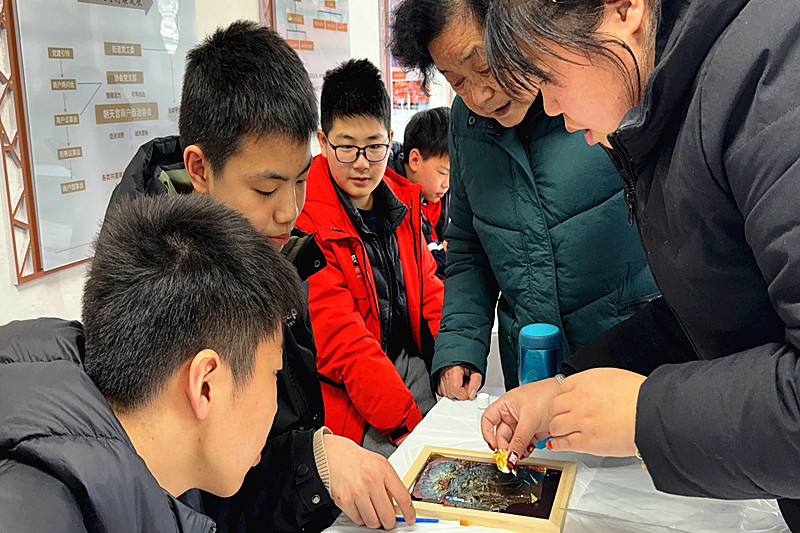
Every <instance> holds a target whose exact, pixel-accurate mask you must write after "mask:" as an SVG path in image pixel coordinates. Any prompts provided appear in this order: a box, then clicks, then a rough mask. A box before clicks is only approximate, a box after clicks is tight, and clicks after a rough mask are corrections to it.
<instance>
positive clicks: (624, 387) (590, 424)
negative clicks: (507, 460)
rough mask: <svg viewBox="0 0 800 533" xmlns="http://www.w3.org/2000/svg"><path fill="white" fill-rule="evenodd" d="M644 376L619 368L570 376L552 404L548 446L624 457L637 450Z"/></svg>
mask: <svg viewBox="0 0 800 533" xmlns="http://www.w3.org/2000/svg"><path fill="white" fill-rule="evenodd" d="M644 380H645V377H644V376H642V375H640V374H635V373H633V372H629V371H627V370H620V369H618V368H595V369H592V370H585V371H583V372H580V373H578V374H574V375H572V376H569V377H568V378H566V379H565V380H564V382H563V383H562V384H561V387H560V389H559V391H558V395H557V396H556V397H555V398H554V399H553V401H552V403H551V404H550V433H551V434H552V436H553V438H552V439H550V440H549V441H547V447H548V448H549V449H551V450H556V451H574V452H583V453H591V454H593V455H604V456H614V457H624V456H629V455H634V454H635V453H636V444H635V442H634V437H635V433H636V402H637V400H638V398H639V388H640V387H641V385H642V382H644Z"/></svg>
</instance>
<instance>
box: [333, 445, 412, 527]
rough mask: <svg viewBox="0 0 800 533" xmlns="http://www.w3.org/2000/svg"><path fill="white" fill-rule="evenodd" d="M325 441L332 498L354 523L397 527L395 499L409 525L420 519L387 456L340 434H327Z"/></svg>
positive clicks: (368, 525)
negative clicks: (367, 448)
mask: <svg viewBox="0 0 800 533" xmlns="http://www.w3.org/2000/svg"><path fill="white" fill-rule="evenodd" d="M323 444H324V446H325V455H326V456H327V458H328V468H329V469H330V473H331V497H333V501H334V502H335V503H336V505H337V506H338V507H339V508H340V509H341V510H342V511H344V513H345V514H346V515H347V516H348V517H350V519H351V520H352V521H353V522H355V523H356V524H358V525H366V526H367V527H370V528H372V529H377V528H380V527H382V528H383V529H393V528H394V526H395V510H394V505H393V503H392V500H394V501H396V502H397V506H398V507H399V508H400V512H401V513H402V514H403V517H404V518H405V520H406V522H407V523H408V524H413V523H414V522H415V521H416V517H417V513H416V511H415V510H414V506H413V505H412V504H411V495H410V494H409V492H408V490H407V489H406V487H405V485H403V482H402V481H400V478H399V477H398V476H397V473H396V472H395V471H394V468H392V465H390V464H389V461H387V460H386V458H384V457H383V456H382V455H378V454H377V453H373V452H371V451H369V450H365V449H364V448H362V447H361V446H359V445H358V444H356V443H354V442H353V441H352V440H350V439H347V438H345V437H340V436H338V435H324V436H323Z"/></svg>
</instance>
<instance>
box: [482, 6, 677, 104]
mask: <svg viewBox="0 0 800 533" xmlns="http://www.w3.org/2000/svg"><path fill="white" fill-rule="evenodd" d="M612 1H613V0H612ZM646 1H647V8H648V12H649V17H648V20H647V21H646V23H647V24H648V25H649V26H648V29H647V32H648V33H647V40H648V42H647V46H646V48H647V49H652V48H653V47H652V46H651V45H652V44H653V43H654V40H655V34H656V26H657V21H658V18H659V13H660V8H661V0H646ZM607 3H608V0H494V1H493V2H492V4H491V7H490V8H489V13H488V16H487V18H486V55H487V59H488V61H489V66H490V68H491V70H492V74H493V75H494V76H495V78H496V79H497V82H498V84H499V85H500V87H502V88H503V90H505V91H506V92H507V93H508V94H509V95H511V96H515V95H517V96H518V95H521V94H524V93H528V92H531V91H535V90H538V85H539V83H540V82H548V81H551V75H550V73H549V72H548V71H546V70H543V69H542V68H541V67H540V66H539V65H538V64H537V61H541V59H540V58H542V57H547V56H549V57H553V58H556V59H559V60H562V61H566V62H568V63H573V64H581V63H578V62H576V61H575V60H571V59H567V58H564V57H563V56H562V55H560V54H559V53H557V52H556V51H555V50H554V49H553V45H556V46H559V47H563V48H566V49H569V50H574V51H575V52H577V53H579V54H582V55H584V57H585V58H586V60H587V62H589V63H591V62H593V59H595V58H603V59H606V60H608V61H610V62H611V64H612V65H614V66H615V67H616V68H617V70H618V71H619V73H620V75H621V76H622V77H623V79H625V80H626V83H627V84H628V91H629V96H630V98H631V102H633V103H635V102H637V101H638V100H639V98H640V96H641V91H642V72H641V67H640V65H639V63H638V61H637V60H636V57H635V56H634V54H633V51H632V50H631V49H630V48H629V47H628V45H626V44H625V43H624V42H622V41H621V40H619V39H614V38H603V36H602V35H601V34H597V33H595V32H596V30H597V28H598V27H599V26H600V24H601V23H602V22H603V16H604V13H605V6H606V4H607ZM614 48H621V49H623V50H625V51H626V52H627V53H628V54H629V55H630V57H631V58H632V59H633V63H634V67H635V74H634V76H635V79H634V76H632V75H631V73H630V72H629V71H628V68H627V66H626V64H625V61H624V59H623V58H622V57H621V56H620V55H619V54H618V53H617V52H616V51H614Z"/></svg>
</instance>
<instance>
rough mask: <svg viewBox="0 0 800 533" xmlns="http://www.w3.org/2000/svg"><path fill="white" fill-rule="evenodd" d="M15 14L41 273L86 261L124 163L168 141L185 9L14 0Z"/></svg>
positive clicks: (162, 4)
mask: <svg viewBox="0 0 800 533" xmlns="http://www.w3.org/2000/svg"><path fill="white" fill-rule="evenodd" d="M15 10H16V29H17V41H18V43H19V61H20V64H21V72H22V81H23V83H24V94H25V99H24V108H25V119H26V122H27V125H28V139H29V151H30V158H31V162H32V165H31V168H32V177H33V180H32V184H33V199H34V205H35V212H36V219H37V220H36V221H37V225H38V240H39V246H40V252H41V270H44V271H47V270H51V269H56V268H59V267H62V266H64V265H68V264H71V263H75V262H79V261H82V260H84V259H86V258H87V257H89V255H90V253H91V246H90V245H91V242H92V239H93V238H94V236H95V234H96V233H97V231H98V229H99V227H100V224H101V222H102V219H103V216H104V214H105V210H106V206H107V204H108V199H109V197H110V195H111V192H112V190H113V189H114V187H115V186H116V185H117V183H118V182H119V180H120V178H121V177H122V172H123V170H124V169H125V167H126V166H127V164H128V162H129V161H130V159H131V156H132V155H133V154H134V153H135V152H136V150H137V148H138V147H139V146H140V145H141V144H144V143H145V142H146V141H148V140H150V139H152V138H154V137H158V136H163V135H171V134H175V133H177V131H178V106H179V103H180V91H181V84H182V77H183V65H184V59H185V55H186V52H187V50H188V49H190V48H191V47H192V46H194V45H195V43H196V40H197V37H196V31H195V10H194V0H16V3H15ZM12 203H13V202H12Z"/></svg>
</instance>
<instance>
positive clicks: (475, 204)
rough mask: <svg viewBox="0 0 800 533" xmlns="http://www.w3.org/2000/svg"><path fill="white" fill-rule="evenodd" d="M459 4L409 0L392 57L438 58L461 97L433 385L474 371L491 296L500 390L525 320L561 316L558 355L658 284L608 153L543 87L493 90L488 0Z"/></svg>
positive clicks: (464, 382) (468, 384)
mask: <svg viewBox="0 0 800 533" xmlns="http://www.w3.org/2000/svg"><path fill="white" fill-rule="evenodd" d="M463 3H464V2H455V0H451V1H450V2H434V1H432V0H405V1H404V2H403V3H401V4H400V6H398V8H397V9H396V11H395V22H394V24H393V27H392V32H393V37H392V53H393V55H394V57H395V59H397V60H398V61H399V62H400V63H401V64H403V65H404V66H406V67H409V68H416V69H419V70H421V71H422V72H423V74H424V75H425V81H427V77H428V76H429V75H430V74H431V73H432V71H433V70H435V69H436V68H438V69H439V70H441V71H442V73H443V74H444V76H445V78H446V79H447V81H448V82H449V83H450V85H451V86H452V87H453V89H455V91H456V92H457V93H458V94H459V95H460V96H459V97H457V98H456V100H455V102H454V103H453V109H452V113H451V135H450V186H451V192H452V195H451V196H452V198H451V202H450V226H449V228H448V230H447V233H446V236H445V239H446V241H447V261H448V268H447V277H446V279H445V299H444V308H443V311H442V328H441V330H440V331H439V333H438V335H437V337H436V352H435V356H434V359H433V365H432V368H431V378H432V385H433V387H434V390H438V391H439V393H440V394H442V395H444V396H448V397H451V398H459V399H466V398H468V397H472V396H473V395H474V393H475V391H477V389H478V388H479V386H480V385H481V383H482V379H483V376H484V375H485V372H486V358H487V354H488V352H489V346H490V341H491V332H492V326H493V323H494V312H495V308H497V316H498V320H499V335H498V338H499V344H500V357H501V363H502V367H503V374H504V378H505V386H506V388H507V389H509V388H512V387H515V386H516V385H517V384H518V381H517V353H518V346H517V339H518V336H519V330H520V328H521V327H522V326H525V325H526V324H529V323H534V322H546V323H551V324H555V325H557V326H559V327H560V328H561V331H562V332H563V334H564V338H563V346H564V354H565V356H567V355H569V354H571V353H572V352H574V351H575V350H577V349H578V348H580V347H582V346H584V345H585V344H587V343H588V342H589V341H591V340H592V339H594V338H595V337H596V336H598V335H599V334H601V333H603V332H604V331H606V330H607V329H609V328H610V327H612V326H614V325H615V324H617V323H618V322H620V321H621V320H623V319H625V318H628V317H629V316H630V315H631V314H632V313H633V311H635V310H637V309H638V308H639V307H641V306H642V305H644V303H646V302H647V301H649V300H651V299H653V298H655V297H657V296H658V290H657V289H656V286H655V283H654V281H653V278H652V276H651V274H650V271H649V269H648V267H647V260H646V258H645V256H644V253H643V251H642V247H641V244H640V243H639V237H638V234H637V231H636V228H635V227H632V226H631V225H630V224H629V217H628V212H627V207H626V205H625V200H624V191H623V182H622V180H621V179H620V177H619V174H618V173H617V171H616V170H615V168H614V166H613V165H612V163H611V161H610V160H609V158H608V157H607V155H606V154H605V153H604V152H603V150H602V148H600V147H590V146H587V144H586V142H585V141H584V139H583V136H582V135H581V134H580V133H577V134H570V133H567V132H566V131H565V129H564V122H563V119H562V118H561V117H558V118H551V117H548V116H547V115H545V113H544V112H543V109H542V107H541V100H540V99H538V98H537V99H536V100H535V101H533V102H517V101H511V100H510V98H508V97H507V96H506V95H505V93H503V92H502V91H500V89H499V88H498V87H497V84H496V81H495V80H494V79H493V78H492V77H491V76H490V75H488V74H487V72H486V71H487V70H488V66H487V65H486V61H485V54H484V50H483V18H484V17H485V14H486V7H487V6H488V0H470V1H467V2H466V3H467V4H469V5H468V7H469V8H470V10H471V11H472V13H471V14H472V16H471V17H470V16H468V17H464V13H463ZM456 4H458V5H456ZM498 298H499V303H498Z"/></svg>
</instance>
